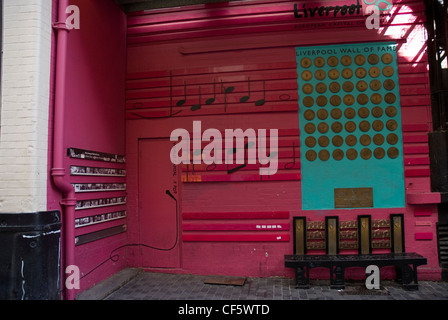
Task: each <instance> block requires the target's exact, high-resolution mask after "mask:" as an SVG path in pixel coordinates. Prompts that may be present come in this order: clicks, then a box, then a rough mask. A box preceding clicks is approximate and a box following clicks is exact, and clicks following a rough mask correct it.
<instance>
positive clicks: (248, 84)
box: [240, 78, 250, 103]
mask: <svg viewBox="0 0 448 320" xmlns="http://www.w3.org/2000/svg"><path fill="white" fill-rule="evenodd" d="M249 99H250V78H247V96H244V97H242V98H241V99H240V102H242V103H244V102H247V101H248V100H249Z"/></svg>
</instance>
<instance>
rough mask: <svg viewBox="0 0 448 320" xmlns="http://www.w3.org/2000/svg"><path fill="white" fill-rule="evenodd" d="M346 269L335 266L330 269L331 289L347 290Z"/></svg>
mask: <svg viewBox="0 0 448 320" xmlns="http://www.w3.org/2000/svg"><path fill="white" fill-rule="evenodd" d="M344 271H345V270H344V267H341V266H335V267H333V266H332V267H330V288H331V289H344V288H345V272H344Z"/></svg>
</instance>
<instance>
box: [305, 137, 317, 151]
mask: <svg viewBox="0 0 448 320" xmlns="http://www.w3.org/2000/svg"><path fill="white" fill-rule="evenodd" d="M305 145H306V146H307V147H308V148H313V147H314V146H315V145H316V138H314V137H307V138H306V139H305Z"/></svg>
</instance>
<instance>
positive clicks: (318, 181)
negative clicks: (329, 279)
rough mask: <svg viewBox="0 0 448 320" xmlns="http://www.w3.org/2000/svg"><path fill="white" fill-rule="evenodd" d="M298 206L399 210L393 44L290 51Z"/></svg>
mask: <svg viewBox="0 0 448 320" xmlns="http://www.w3.org/2000/svg"><path fill="white" fill-rule="evenodd" d="M296 59H297V74H298V91H299V126H300V143H301V145H300V149H301V171H302V209H303V210H322V209H338V208H403V207H404V206H405V188H404V167H403V142H402V141H403V137H402V130H401V108H400V94H399V82H398V68H397V54H396V44H395V43H391V42H387V43H384V42H381V43H360V44H350V45H334V46H314V47H299V48H296Z"/></svg>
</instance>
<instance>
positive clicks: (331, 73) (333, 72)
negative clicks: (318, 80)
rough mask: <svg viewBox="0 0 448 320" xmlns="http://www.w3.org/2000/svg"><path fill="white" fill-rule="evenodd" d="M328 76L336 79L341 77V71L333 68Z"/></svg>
mask: <svg viewBox="0 0 448 320" xmlns="http://www.w3.org/2000/svg"><path fill="white" fill-rule="evenodd" d="M328 77H329V78H330V79H332V80H336V79H337V78H339V71H338V70H336V69H331V70H330V71H328Z"/></svg>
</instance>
